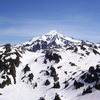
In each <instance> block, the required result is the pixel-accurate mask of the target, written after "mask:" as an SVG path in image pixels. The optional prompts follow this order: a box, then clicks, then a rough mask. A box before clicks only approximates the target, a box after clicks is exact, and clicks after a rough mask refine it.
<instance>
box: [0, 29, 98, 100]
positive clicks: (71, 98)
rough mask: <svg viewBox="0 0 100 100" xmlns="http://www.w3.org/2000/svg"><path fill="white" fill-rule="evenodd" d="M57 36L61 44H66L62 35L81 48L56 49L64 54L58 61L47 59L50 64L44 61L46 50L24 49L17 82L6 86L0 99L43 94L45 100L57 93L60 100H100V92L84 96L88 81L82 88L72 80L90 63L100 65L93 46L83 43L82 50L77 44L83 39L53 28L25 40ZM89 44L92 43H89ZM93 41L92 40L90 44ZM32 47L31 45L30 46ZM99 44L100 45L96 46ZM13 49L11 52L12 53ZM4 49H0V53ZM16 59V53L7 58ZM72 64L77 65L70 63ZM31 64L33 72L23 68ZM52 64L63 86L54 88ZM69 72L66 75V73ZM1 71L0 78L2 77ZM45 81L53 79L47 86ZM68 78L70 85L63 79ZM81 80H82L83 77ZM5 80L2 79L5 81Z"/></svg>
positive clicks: (24, 99)
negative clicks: (40, 35)
mask: <svg viewBox="0 0 100 100" xmlns="http://www.w3.org/2000/svg"><path fill="white" fill-rule="evenodd" d="M56 35H57V38H58V39H56V43H57V44H60V45H62V46H63V45H64V44H63V42H62V38H64V39H66V40H69V41H71V42H73V43H74V44H75V45H74V47H75V46H76V44H77V46H76V47H77V49H78V51H76V52H74V51H73V49H72V50H67V49H68V47H66V48H60V49H56V50H57V51H58V52H55V51H54V53H57V54H59V55H60V56H61V58H62V59H60V61H59V62H58V63H55V61H54V60H53V61H51V62H50V61H49V60H48V59H47V63H46V64H45V63H44V59H45V53H44V52H43V51H42V50H40V51H38V52H31V51H27V50H25V53H23V54H21V56H22V57H21V58H20V59H21V63H20V65H19V67H16V84H11V85H9V86H6V87H5V88H3V89H2V88H1V89H0V94H1V95H0V100H40V97H44V98H45V100H54V98H55V94H56V93H57V94H59V97H60V99H61V100H100V91H98V90H94V91H93V92H92V93H89V94H86V95H82V92H83V89H84V88H87V87H88V84H85V86H84V87H81V88H79V89H75V87H74V86H73V82H74V81H73V80H70V78H72V79H77V80H78V79H79V77H80V75H81V74H82V71H87V70H88V69H89V67H90V66H94V67H95V66H96V65H97V64H100V54H94V53H93V48H92V47H91V48H90V47H88V46H86V45H85V46H84V47H85V48H86V50H82V49H81V48H80V47H79V46H78V43H80V42H81V41H79V40H75V39H72V38H68V37H65V36H63V35H62V34H60V33H59V32H57V31H56V30H53V31H50V32H49V33H47V34H46V35H44V36H42V37H38V38H34V39H32V40H31V41H29V42H26V43H23V44H24V45H25V44H32V43H33V42H34V41H36V40H37V39H40V40H45V41H47V39H49V42H51V41H52V39H53V37H54V36H56ZM88 44H89V43H88ZM90 44H91V43H90ZM31 46H32V45H31ZM97 46H99V45H97ZM96 50H97V51H98V52H100V48H98V49H96ZM0 51H3V52H4V49H3V47H0ZM13 51H14V49H13V50H12V51H11V52H13ZM86 51H88V52H89V55H87V54H86ZM1 53H2V52H0V54H1ZM10 57H11V58H12V59H16V55H11V56H8V57H6V59H8V58H10ZM71 63H73V64H75V65H74V66H71ZM27 64H28V66H29V68H30V71H28V72H26V73H24V71H23V69H24V68H25V66H26V65H27ZM51 66H53V67H54V68H55V70H56V73H57V75H58V77H59V80H58V81H59V83H60V88H58V89H55V88H52V87H53V86H54V83H55V82H54V79H53V77H51V76H50V75H46V73H45V71H48V72H50V67H51ZM65 72H67V74H66V73H65ZM31 73H32V74H33V75H34V77H33V80H32V81H31V82H30V81H29V80H28V75H29V74H31ZM1 74H2V73H0V77H1ZM46 80H49V81H50V85H48V86H45V85H44V83H45V81H46ZM66 80H69V81H68V82H69V86H68V87H66V88H64V87H65V84H64V82H65V81H66ZM80 81H81V80H80ZM2 82H3V80H0V83H2ZM35 83H37V87H34V85H35Z"/></svg>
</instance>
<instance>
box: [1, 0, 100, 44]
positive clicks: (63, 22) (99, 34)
mask: <svg viewBox="0 0 100 100" xmlns="http://www.w3.org/2000/svg"><path fill="white" fill-rule="evenodd" d="M50 30H58V31H59V32H60V33H63V34H64V35H66V36H69V37H74V38H76V39H81V40H89V41H92V42H96V43H98V42H100V0H0V45H2V44H5V43H11V44H17V43H22V42H25V41H28V40H30V39H31V38H33V37H35V36H41V35H43V34H46V33H47V32H49V31H50Z"/></svg>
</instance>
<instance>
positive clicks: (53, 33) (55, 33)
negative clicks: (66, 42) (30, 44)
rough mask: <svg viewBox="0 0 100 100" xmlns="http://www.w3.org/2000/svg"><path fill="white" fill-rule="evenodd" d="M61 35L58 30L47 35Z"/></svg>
mask: <svg viewBox="0 0 100 100" xmlns="http://www.w3.org/2000/svg"><path fill="white" fill-rule="evenodd" d="M57 34H60V33H59V32H58V31H57V30H51V31H50V32H49V33H47V35H57Z"/></svg>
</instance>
